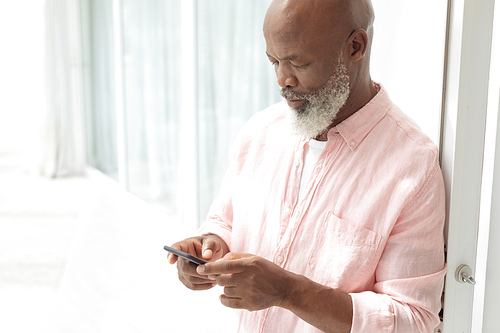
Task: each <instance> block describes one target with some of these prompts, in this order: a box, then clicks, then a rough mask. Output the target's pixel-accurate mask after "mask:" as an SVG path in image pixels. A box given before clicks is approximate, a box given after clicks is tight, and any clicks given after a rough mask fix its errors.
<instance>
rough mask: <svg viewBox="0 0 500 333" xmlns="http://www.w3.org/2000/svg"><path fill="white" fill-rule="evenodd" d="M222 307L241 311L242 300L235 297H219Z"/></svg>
mask: <svg viewBox="0 0 500 333" xmlns="http://www.w3.org/2000/svg"><path fill="white" fill-rule="evenodd" d="M219 300H220V302H221V303H222V305H224V306H226V307H228V308H232V309H243V300H242V299H241V298H237V297H234V298H233V297H228V296H226V295H220V297H219Z"/></svg>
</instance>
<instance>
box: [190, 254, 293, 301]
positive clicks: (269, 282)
mask: <svg viewBox="0 0 500 333" xmlns="http://www.w3.org/2000/svg"><path fill="white" fill-rule="evenodd" d="M197 272H198V274H200V275H208V276H209V277H210V278H215V279H216V281H217V284H218V285H220V286H223V287H224V294H223V295H221V296H220V300H221V303H222V304H223V305H225V306H227V307H230V308H234V309H247V310H250V311H254V310H262V309H266V308H268V307H271V306H280V305H281V304H282V303H283V301H284V300H285V299H286V297H287V296H288V294H289V291H290V288H291V284H292V280H293V279H291V273H290V272H288V271H286V270H284V269H283V268H281V267H279V266H278V265H276V264H274V263H272V262H270V261H269V260H266V259H264V258H262V257H258V256H254V255H251V254H243V253H231V252H230V253H228V254H227V255H226V256H224V258H222V259H220V260H218V261H216V262H213V263H208V264H205V265H202V266H198V268H197Z"/></svg>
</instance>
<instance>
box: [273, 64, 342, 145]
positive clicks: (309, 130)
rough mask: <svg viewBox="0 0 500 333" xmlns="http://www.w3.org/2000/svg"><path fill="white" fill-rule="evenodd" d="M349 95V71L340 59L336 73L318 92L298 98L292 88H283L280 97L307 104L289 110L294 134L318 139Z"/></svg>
mask: <svg viewBox="0 0 500 333" xmlns="http://www.w3.org/2000/svg"><path fill="white" fill-rule="evenodd" d="M349 92H350V90H349V76H348V74H347V67H346V66H345V64H344V61H343V59H342V57H341V56H340V55H339V58H338V64H337V68H336V69H335V73H334V74H333V75H332V76H331V77H330V79H328V81H327V83H326V84H325V85H324V86H323V87H321V88H320V89H318V90H317V91H315V92H312V93H310V94H296V93H294V92H292V91H291V90H289V88H283V89H282V90H281V96H283V97H287V98H293V99H305V100H306V102H305V105H304V106H301V107H299V108H290V112H289V113H288V115H289V119H290V124H291V126H292V131H293V132H294V133H296V134H299V135H303V136H305V137H307V138H316V137H317V136H319V135H321V134H322V133H324V132H325V131H326V130H327V128H328V127H329V126H330V125H331V124H332V123H333V121H334V119H335V117H336V116H337V113H338V112H339V110H340V109H341V108H342V107H343V106H344V105H345V103H346V101H347V98H348V97H349Z"/></svg>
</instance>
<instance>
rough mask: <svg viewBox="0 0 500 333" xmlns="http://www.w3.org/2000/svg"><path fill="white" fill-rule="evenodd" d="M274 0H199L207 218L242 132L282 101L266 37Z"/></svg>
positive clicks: (204, 209) (202, 167)
mask: <svg viewBox="0 0 500 333" xmlns="http://www.w3.org/2000/svg"><path fill="white" fill-rule="evenodd" d="M270 2H271V1H270V0H259V1H234V0H216V1H214V0H199V1H198V9H197V10H198V13H197V25H198V26H197V28H198V30H197V31H198V52H197V56H198V58H197V59H198V92H199V94H198V105H199V166H200V167H199V175H200V176H199V186H200V212H201V216H202V217H203V216H204V214H205V213H206V212H207V211H208V208H209V206H210V204H211V203H212V201H213V199H214V198H215V196H216V195H217V193H218V189H219V186H220V183H221V180H222V176H223V174H224V172H225V170H226V168H227V166H228V154H229V151H230V149H231V148H230V147H231V143H232V142H233V140H234V138H235V136H236V134H237V132H238V131H239V129H240V128H241V126H242V125H243V123H244V122H245V121H246V120H248V118H250V117H251V116H252V115H253V114H254V113H256V112H257V111H260V110H262V109H263V108H265V107H267V106H269V105H271V104H273V103H275V102H277V101H279V100H281V97H280V96H279V89H278V88H279V87H278V85H277V84H276V77H275V74H274V70H273V67H272V66H271V65H270V63H269V60H268V59H267V57H266V55H265V42H264V37H263V35H262V24H263V21H264V15H265V13H266V10H267V7H268V6H269V3H270Z"/></svg>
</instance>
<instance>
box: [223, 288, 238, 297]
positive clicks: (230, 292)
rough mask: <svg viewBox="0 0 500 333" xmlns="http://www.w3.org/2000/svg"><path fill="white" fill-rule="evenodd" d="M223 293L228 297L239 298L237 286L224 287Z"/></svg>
mask: <svg viewBox="0 0 500 333" xmlns="http://www.w3.org/2000/svg"><path fill="white" fill-rule="evenodd" d="M224 295H226V296H227V297H230V298H240V297H239V296H240V295H239V294H238V288H235V287H224Z"/></svg>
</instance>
